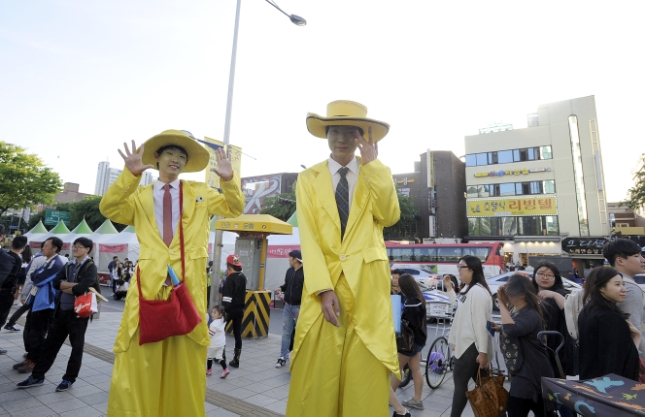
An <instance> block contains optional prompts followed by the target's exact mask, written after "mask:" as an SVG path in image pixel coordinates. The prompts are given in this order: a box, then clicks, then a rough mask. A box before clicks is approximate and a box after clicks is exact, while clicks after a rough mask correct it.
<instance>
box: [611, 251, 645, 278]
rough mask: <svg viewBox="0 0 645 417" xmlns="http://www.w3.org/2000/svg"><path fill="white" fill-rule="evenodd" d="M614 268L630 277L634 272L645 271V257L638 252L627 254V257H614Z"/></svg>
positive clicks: (640, 272)
mask: <svg viewBox="0 0 645 417" xmlns="http://www.w3.org/2000/svg"><path fill="white" fill-rule="evenodd" d="M616 269H618V271H620V272H624V273H626V274H627V275H629V276H631V277H633V276H634V275H636V274H642V273H645V258H643V257H642V256H641V254H640V253H637V254H635V255H631V256H628V257H627V258H616Z"/></svg>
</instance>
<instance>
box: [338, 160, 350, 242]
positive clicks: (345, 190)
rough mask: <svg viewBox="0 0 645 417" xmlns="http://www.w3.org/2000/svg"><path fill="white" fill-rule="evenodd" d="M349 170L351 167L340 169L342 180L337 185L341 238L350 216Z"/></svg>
mask: <svg viewBox="0 0 645 417" xmlns="http://www.w3.org/2000/svg"><path fill="white" fill-rule="evenodd" d="M347 171H349V168H347V167H342V168H341V169H339V170H338V173H339V174H340V181H338V185H337V186H336V206H337V207H338V216H339V217H340V240H343V237H344V236H345V227H347V218H348V217H349V184H348V183H347V177H346V175H347Z"/></svg>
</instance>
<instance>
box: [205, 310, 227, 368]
mask: <svg viewBox="0 0 645 417" xmlns="http://www.w3.org/2000/svg"><path fill="white" fill-rule="evenodd" d="M223 314H224V307H222V306H219V305H218V306H215V307H213V310H212V311H211V317H212V319H213V321H212V322H211V324H210V325H209V326H208V333H209V334H210V336H211V344H210V346H209V347H208V367H207V369H206V375H208V376H210V375H212V374H213V371H212V370H211V368H212V367H213V359H215V362H217V363H219V364H220V365H222V369H223V370H224V371H223V372H222V374H221V375H220V376H219V377H220V378H226V377H227V376H228V374H229V370H228V367H227V366H226V352H225V350H224V349H225V347H226V335H225V333H224V318H223V317H222V316H223Z"/></svg>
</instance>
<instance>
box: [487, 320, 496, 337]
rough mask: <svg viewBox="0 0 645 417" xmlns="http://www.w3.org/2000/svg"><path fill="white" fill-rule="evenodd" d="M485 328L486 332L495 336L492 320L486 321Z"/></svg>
mask: <svg viewBox="0 0 645 417" xmlns="http://www.w3.org/2000/svg"><path fill="white" fill-rule="evenodd" d="M486 330H488V333H490V335H491V336H493V337H495V328H494V327H493V322H492V321H487V322H486Z"/></svg>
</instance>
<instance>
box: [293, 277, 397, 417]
mask: <svg viewBox="0 0 645 417" xmlns="http://www.w3.org/2000/svg"><path fill="white" fill-rule="evenodd" d="M334 291H335V292H336V296H338V300H339V302H340V311H341V315H340V317H339V320H338V321H339V323H340V327H335V326H333V325H331V324H330V323H328V322H327V321H326V320H325V318H324V316H323V315H322V314H321V315H320V317H319V318H318V319H317V320H316V322H315V323H314V325H313V326H312V328H311V329H310V330H309V332H308V333H307V334H306V336H305V339H304V340H303V342H302V345H301V347H300V350H299V351H298V354H297V356H296V357H295V358H294V362H293V364H292V374H291V382H290V385H289V399H288V403H287V417H311V416H316V417H334V416H339V417H340V416H369V417H386V416H389V407H388V398H389V394H390V371H389V370H388V369H387V368H386V367H385V365H383V364H382V363H381V362H380V361H378V360H377V359H376V357H375V356H374V355H373V354H372V353H371V352H370V351H369V350H368V349H367V348H366V347H365V345H364V344H363V342H362V341H361V340H360V339H359V338H358V336H357V335H356V333H355V331H354V320H353V318H354V314H355V303H354V299H353V296H352V292H351V290H350V288H349V286H348V284H347V281H346V280H345V276H344V275H342V276H341V277H340V278H339V280H338V283H337V285H336V288H335V290H334Z"/></svg>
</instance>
